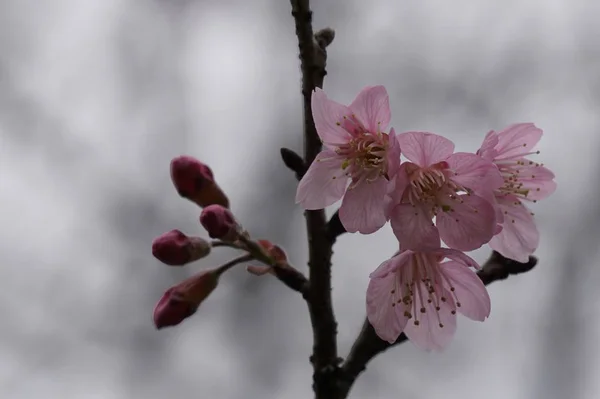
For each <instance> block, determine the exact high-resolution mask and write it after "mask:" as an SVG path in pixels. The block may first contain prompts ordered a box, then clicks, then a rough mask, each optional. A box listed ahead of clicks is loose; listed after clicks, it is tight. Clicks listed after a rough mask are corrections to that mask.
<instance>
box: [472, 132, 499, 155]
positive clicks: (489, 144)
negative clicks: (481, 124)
mask: <svg viewBox="0 0 600 399" xmlns="http://www.w3.org/2000/svg"><path fill="white" fill-rule="evenodd" d="M497 145H498V133H496V132H494V131H493V130H491V131H489V132H488V134H486V136H485V139H484V140H483V143H482V144H481V148H480V149H479V150H477V155H479V156H480V157H482V158H483V159H485V160H487V161H491V160H493V159H494V158H495V157H496V150H495V148H494V147H496V146H497Z"/></svg>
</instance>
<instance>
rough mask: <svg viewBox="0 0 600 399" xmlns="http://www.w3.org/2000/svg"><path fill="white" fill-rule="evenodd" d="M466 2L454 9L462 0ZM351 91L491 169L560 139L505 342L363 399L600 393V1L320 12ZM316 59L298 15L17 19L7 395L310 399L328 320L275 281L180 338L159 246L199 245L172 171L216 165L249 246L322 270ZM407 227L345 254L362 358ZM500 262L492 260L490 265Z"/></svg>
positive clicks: (394, 373) (263, 8) (418, 365)
mask: <svg viewBox="0 0 600 399" xmlns="http://www.w3.org/2000/svg"><path fill="white" fill-rule="evenodd" d="M450 3H451V4H450ZM313 9H314V11H315V15H314V25H315V28H316V29H319V28H322V27H325V26H331V27H332V28H334V29H335V30H336V38H335V41H334V43H333V44H332V45H331V47H330V48H329V68H328V71H329V75H328V76H327V78H326V81H325V89H326V90H327V92H328V94H329V95H330V96H331V97H332V98H334V99H336V100H338V101H340V102H346V103H347V102H350V101H351V100H352V99H353V98H354V96H355V95H356V94H357V93H358V91H359V90H360V89H361V88H362V87H363V86H366V85H373V84H384V85H385V86H386V87H387V89H388V91H389V93H390V97H391V104H392V114H393V119H392V122H393V126H394V127H395V128H396V130H397V131H405V130H410V129H423V130H431V131H434V132H437V133H440V134H443V135H446V136H447V137H449V138H451V139H452V140H454V141H455V142H456V144H457V148H458V149H459V150H462V151H474V150H476V149H477V148H478V147H479V144H480V142H481V141H482V140H483V136H484V134H485V133H486V132H487V131H488V130H490V129H500V128H502V127H504V126H505V125H507V124H510V123H513V122H529V121H531V122H535V123H536V124H537V125H538V126H540V127H541V128H543V129H544V130H545V133H546V134H545V136H544V138H543V140H542V143H541V145H540V150H541V152H542V153H541V155H539V156H538V158H537V159H539V160H540V161H541V162H544V163H545V164H546V165H547V166H548V167H550V168H551V169H552V170H554V171H555V173H556V176H557V182H558V185H559V186H558V187H559V189H558V191H557V192H556V193H555V194H554V195H553V196H552V197H550V199H548V200H546V201H543V202H541V203H539V204H536V205H535V206H534V207H533V210H534V212H535V213H536V216H537V218H538V223H539V227H540V230H541V232H542V239H541V244H540V248H539V250H538V252H537V255H538V256H539V257H540V263H539V266H538V267H537V268H536V269H535V270H534V271H532V272H531V273H529V274H526V275H522V276H519V277H514V278H511V279H509V280H508V281H505V282H502V283H496V284H494V285H492V286H491V287H490V292H491V295H492V315H491V317H490V319H489V320H488V321H486V322H485V323H475V322H471V321H469V320H467V319H461V320H460V322H459V330H458V332H457V336H456V339H455V341H454V342H453V343H452V345H451V346H450V348H449V349H447V350H446V351H445V352H444V353H442V354H435V353H426V352H423V351H420V350H418V349H416V348H415V347H413V346H412V345H411V344H410V343H407V344H404V345H403V346H401V347H398V348H396V349H394V350H391V351H389V352H386V353H385V354H384V355H382V356H380V357H378V358H376V359H375V361H374V362H372V364H371V365H370V367H369V368H368V369H367V371H366V373H365V374H364V375H363V376H362V377H361V378H360V379H359V381H358V383H357V384H356V386H355V388H354V391H353V397H354V398H402V399H412V398H415V399H420V398H460V399H476V398H477V399H479V398H489V399H507V398H509V399H513V398H514V399H526V398H544V399H579V398H586V399H587V398H590V399H592V398H599V397H600V379H599V378H597V376H598V375H599V373H600V361H599V360H598V359H600V347H599V344H598V334H599V332H600V331H599V330H600V322H599V320H598V314H599V312H598V305H599V298H598V294H597V286H598V285H597V281H598V279H599V278H600V273H599V272H598V265H597V262H598V255H599V253H598V248H599V246H598V241H597V235H598V228H597V225H598V222H599V219H600V217H599V214H600V211H599V209H598V208H599V207H600V203H599V201H598V194H599V189H598V187H597V182H598V173H597V171H598V170H599V164H598V157H597V156H595V155H596V154H597V151H598V147H599V144H600V77H599V76H600V49H599V48H598V46H599V45H600V25H598V23H597V21H598V19H597V15H598V14H599V13H600V3H598V2H594V1H592V0H589V1H584V0H544V1H542V0H537V1H536V0H520V1H516V0H512V1H501V2H498V1H492V0H480V1H477V2H476V1H468V0H460V1H459V0H455V1H453V2H447V1H443V0H437V1H433V0H429V1H420V0H402V1H399V0H369V1H359V0H347V1H341V0H338V1H336V0H321V1H316V0H315V1H313ZM296 52H297V42H296V37H295V34H294V27H293V20H292V18H291V16H290V5H289V2H288V1H276V0H252V1H250V0H237V1H234V0H219V1H217V0H212V1H211V0H187V1H186V0H54V1H41V0H1V1H0V226H1V227H0V259H1V261H2V262H1V266H0V271H1V277H0V317H1V320H2V323H1V325H2V327H1V329H0V345H1V348H0V351H1V352H0V397H2V398H10V399H13V398H14V399H20V398H24V399H25V398H27V399H29V398H61V399H71V398H74V399H75V398H76V399H81V398H93V399H95V398H101V399H125V398H138V397H140V398H146V399H155V398H166V397H169V398H178V397H181V398H189V397H194V398H224V399H229V398H291V399H295V398H298V399H300V398H309V397H311V396H312V392H311V388H310V381H311V368H310V364H309V362H308V356H309V351H310V349H311V345H312V342H311V340H312V335H311V333H310V327H309V321H308V316H307V312H306V309H305V305H304V303H303V301H302V300H301V298H300V297H299V296H298V295H294V293H292V292H291V291H289V290H287V289H286V288H284V287H283V286H282V285H281V284H280V283H278V282H277V281H275V280H274V279H272V278H270V277H264V278H257V277H253V276H249V275H247V274H246V273H245V271H244V270H243V268H239V269H238V270H235V271H233V272H232V273H230V274H228V275H226V276H224V278H223V280H222V284H221V286H220V287H219V289H218V290H217V291H216V292H215V293H214V294H213V295H212V296H211V297H210V298H209V300H207V301H206V303H205V304H203V305H202V307H201V309H200V310H199V312H198V313H197V315H196V316H195V317H193V318H191V319H189V320H187V321H186V322H185V323H183V324H182V325H180V326H179V327H178V328H173V329H166V330H163V331H156V330H154V328H153V325H152V317H151V316H152V310H153V307H154V304H155V302H156V301H157V300H158V298H159V297H160V296H161V294H162V293H163V291H164V290H165V289H167V288H168V287H169V286H170V285H172V284H174V283H175V282H177V281H180V280H181V279H183V278H184V277H185V276H188V275H189V274H191V273H193V272H194V271H197V270H200V269H201V268H202V267H208V266H215V265H217V264H218V263H219V262H222V261H224V260H226V259H228V257H229V256H231V255H232V254H231V253H229V252H227V250H222V252H219V254H218V255H216V256H215V257H211V258H209V259H206V260H203V261H201V262H199V263H198V264H195V265H192V266H191V267H188V268H185V269H177V270H173V269H171V268H168V267H166V266H162V265H161V264H159V263H158V262H157V261H156V260H155V259H154V258H153V257H152V255H151V252H150V243H151V241H152V239H153V238H154V237H155V236H157V235H159V234H161V233H162V232H164V231H167V230H170V229H172V228H179V229H181V230H183V231H184V232H186V233H188V234H200V230H201V229H200V228H199V224H198V223H197V217H198V215H199V211H198V209H197V208H196V207H195V206H194V205H193V204H191V203H190V202H187V201H185V200H182V199H180V198H179V197H178V196H177V195H176V193H175V191H174V190H173V188H172V185H171V182H170V179H169V171H168V166H169V161H170V159H171V158H172V157H174V156H176V155H179V154H189V155H193V156H196V157H198V158H200V159H202V160H203V161H205V162H207V163H208V164H210V165H211V167H212V168H213V170H214V172H215V174H216V177H217V179H218V181H219V182H220V184H221V185H222V187H223V188H224V189H226V190H227V192H228V193H229V195H230V198H231V199H232V204H233V209H234V211H235V212H236V214H237V215H238V217H239V219H240V220H241V221H242V222H243V224H244V226H245V227H247V228H248V229H249V230H250V231H252V232H253V233H254V234H255V235H256V236H257V237H262V238H270V239H273V240H276V241H277V242H278V243H279V244H281V245H282V246H284V247H285V248H286V249H287V251H288V254H289V256H290V257H291V259H292V260H293V262H294V263H295V264H296V265H298V267H299V268H300V269H301V270H303V271H306V266H305V263H306V243H305V240H304V221H303V217H302V211H301V210H300V209H299V208H298V207H296V206H294V195H295V185H296V182H295V180H294V178H293V174H292V173H291V172H289V171H288V170H286V169H284V167H283V165H282V162H281V161H280V159H279V154H278V149H279V148H280V147H282V146H288V147H291V148H294V149H297V150H300V149H301V145H302V140H301V137H300V132H301V120H302V119H301V98H300V90H299V79H300V73H299V65H298V59H297V53H296ZM394 250H395V240H394V237H393V235H392V233H391V230H390V229H389V227H385V228H384V229H382V230H381V231H380V232H378V233H377V234H374V235H371V236H360V235H352V236H351V235H346V236H344V237H343V238H342V239H341V240H340V241H339V243H338V244H337V245H336V248H335V255H334V262H335V267H334V301H335V306H336V311H337V316H338V321H339V324H340V334H339V339H340V352H341V354H342V355H345V354H346V353H347V351H348V349H349V347H350V345H351V343H352V341H353V338H354V337H355V335H356V333H357V331H358V329H359V328H360V325H361V323H362V320H363V317H364V311H363V309H364V295H365V290H366V286H367V283H368V277H367V276H368V274H369V273H370V271H371V270H373V269H374V268H375V267H376V266H378V265H379V263H380V262H382V261H383V260H384V259H385V258H386V257H387V256H389V255H390V254H391V253H392V252H393V251H394ZM488 254H489V248H482V249H481V250H479V251H476V252H475V253H474V256H475V257H476V258H477V259H478V260H481V261H483V260H485V259H486V257H487V256H488Z"/></svg>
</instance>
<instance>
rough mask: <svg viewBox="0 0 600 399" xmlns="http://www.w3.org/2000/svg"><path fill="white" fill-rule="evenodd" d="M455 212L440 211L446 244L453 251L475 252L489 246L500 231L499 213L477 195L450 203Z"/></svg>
mask: <svg viewBox="0 0 600 399" xmlns="http://www.w3.org/2000/svg"><path fill="white" fill-rule="evenodd" d="M446 203H447V206H450V207H451V209H450V210H448V211H443V210H440V211H439V212H438V214H437V216H436V224H437V227H438V229H439V231H440V236H441V238H442V240H443V241H444V242H445V243H446V245H448V246H449V247H450V248H454V249H458V250H461V251H473V250H475V249H477V248H479V247H481V246H482V245H483V244H485V243H487V242H489V241H490V240H491V238H492V237H493V235H494V231H495V229H496V210H495V209H494V207H493V206H492V205H491V204H490V203H489V202H488V201H486V200H485V199H484V198H482V197H479V196H477V195H473V194H472V195H466V194H463V195H459V196H457V199H456V200H455V201H450V200H448V201H446Z"/></svg>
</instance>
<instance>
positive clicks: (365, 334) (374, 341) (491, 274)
mask: <svg viewBox="0 0 600 399" xmlns="http://www.w3.org/2000/svg"><path fill="white" fill-rule="evenodd" d="M536 264H537V259H536V258H535V257H533V256H531V257H529V262H527V263H519V262H516V261H514V260H511V259H508V258H505V257H504V256H502V255H500V254H499V253H498V252H496V251H494V252H493V253H492V255H491V256H490V258H489V259H488V261H487V262H486V263H485V264H484V265H483V267H482V268H481V270H479V271H478V272H477V275H478V276H479V278H480V279H481V281H483V283H484V284H486V285H488V284H491V283H493V282H494V281H498V280H504V279H506V278H508V276H510V275H514V274H521V273H525V272H528V271H530V270H531V269H533V267H534V266H535V265H536ZM406 340H407V337H406V335H405V334H401V335H400V336H399V337H398V339H397V340H396V342H394V343H393V344H390V343H388V342H386V341H384V340H382V339H380V338H379V337H378V336H377V334H376V333H375V330H374V329H373V327H372V326H371V324H370V323H369V321H368V320H366V319H365V322H364V323H363V327H362V330H361V332H360V334H359V335H358V337H357V338H356V341H355V342H354V345H353V346H352V348H351V349H350V353H349V354H348V357H347V359H346V361H345V362H344V364H343V365H342V370H341V372H340V374H339V386H338V396H337V397H336V399H344V398H346V397H347V396H348V393H349V392H350V389H351V388H352V385H353V384H354V381H356V378H357V377H358V376H359V375H360V373H362V372H363V371H364V370H365V368H366V366H367V363H369V361H370V360H371V359H373V358H374V357H375V356H377V355H378V354H380V353H381V352H383V351H385V350H386V349H388V348H391V347H392V346H395V345H399V344H401V343H403V342H405V341H406Z"/></svg>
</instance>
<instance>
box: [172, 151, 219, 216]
mask: <svg viewBox="0 0 600 399" xmlns="http://www.w3.org/2000/svg"><path fill="white" fill-rule="evenodd" d="M171 180H172V181H173V184H174V185H175V189H176V190H177V192H178V193H179V195H181V196H182V197H183V198H187V199H189V200H190V201H192V202H194V203H196V204H197V205H198V206H200V207H205V206H208V205H211V204H219V205H222V206H224V207H226V208H228V207H229V199H228V198H227V196H226V195H225V193H223V191H222V190H221V188H220V187H219V185H218V184H217V183H216V182H215V179H214V176H213V173H212V170H211V169H210V168H209V167H208V166H207V165H205V164H203V163H202V162H200V161H198V160H197V159H195V158H192V157H189V156H185V155H182V156H179V157H176V158H173V159H172V160H171Z"/></svg>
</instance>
